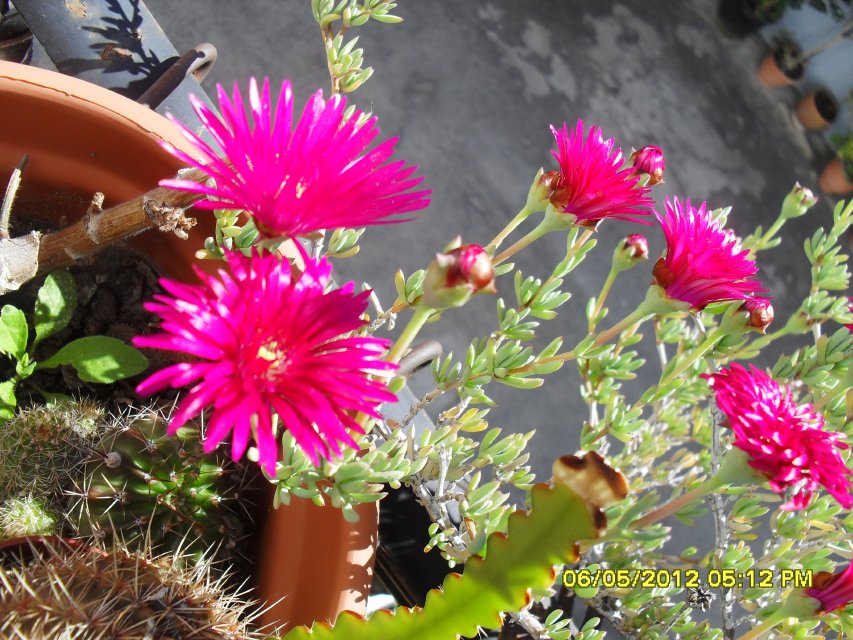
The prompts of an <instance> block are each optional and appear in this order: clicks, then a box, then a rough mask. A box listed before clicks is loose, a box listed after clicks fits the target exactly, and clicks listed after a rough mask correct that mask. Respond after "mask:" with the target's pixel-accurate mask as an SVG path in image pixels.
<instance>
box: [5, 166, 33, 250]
mask: <svg viewBox="0 0 853 640" xmlns="http://www.w3.org/2000/svg"><path fill="white" fill-rule="evenodd" d="M29 161H30V156H29V154H28V153H25V154H24V157H23V158H21V161H20V162H19V163H18V166H17V167H15V168H14V169H13V170H12V176H11V177H10V178H9V184H8V185H6V195H4V196H3V204H2V206H0V239H2V240H8V239H9V218H10V217H11V215H12V204H13V203H14V202H15V196H16V195H17V194H18V188H19V187H20V186H21V176H22V175H23V173H24V169H26V168H27V163H28V162H29Z"/></svg>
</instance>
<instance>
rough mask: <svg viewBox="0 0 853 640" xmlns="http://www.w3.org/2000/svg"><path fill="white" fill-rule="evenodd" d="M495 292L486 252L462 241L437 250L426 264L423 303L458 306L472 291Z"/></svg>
mask: <svg viewBox="0 0 853 640" xmlns="http://www.w3.org/2000/svg"><path fill="white" fill-rule="evenodd" d="M481 291H485V292H487V293H496V292H497V289H496V288H495V270H494V267H493V266H492V258H491V256H490V255H489V254H488V252H487V251H486V250H485V249H484V248H483V247H481V246H479V245H476V244H466V245H462V246H460V247H456V248H455V249H451V250H450V251H447V252H446V253H437V254H436V255H435V260H433V261H432V263H431V264H430V265H429V267H428V268H427V273H426V278H425V280H424V303H425V304H427V305H428V306H430V307H432V308H433V309H447V308H449V307H460V306H462V305H463V304H465V303H466V302H468V299H469V298H470V297H471V296H472V295H473V294H475V293H479V292H481Z"/></svg>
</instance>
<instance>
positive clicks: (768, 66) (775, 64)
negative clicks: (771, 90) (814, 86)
mask: <svg viewBox="0 0 853 640" xmlns="http://www.w3.org/2000/svg"><path fill="white" fill-rule="evenodd" d="M756 75H757V76H758V81H759V82H760V83H761V84H763V85H764V86H765V87H785V86H789V85H792V84H796V83H797V82H798V81H799V79H800V78H802V77H803V67H802V65H800V66H799V67H797V68H795V69H790V70H785V69H783V68H782V67H781V66H780V65H779V55H778V52H777V51H771V52H770V53H768V54H767V55H766V56H764V59H763V60H762V61H761V65H760V66H759V67H758V71H757V73H756Z"/></svg>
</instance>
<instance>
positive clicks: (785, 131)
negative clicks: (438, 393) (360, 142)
mask: <svg viewBox="0 0 853 640" xmlns="http://www.w3.org/2000/svg"><path fill="white" fill-rule="evenodd" d="M147 4H148V6H149V8H150V9H151V11H152V12H153V13H154V15H155V16H156V17H157V19H158V20H159V21H160V24H161V26H162V27H163V29H164V30H165V31H166V32H167V34H168V35H169V36H170V37H171V39H172V41H173V42H174V43H175V45H176V46H177V47H178V49H180V50H185V49H187V48H189V47H191V46H193V45H195V44H197V43H199V42H202V41H210V42H213V43H214V44H215V45H216V46H217V47H218V49H219V60H218V62H217V65H216V67H215V68H214V70H213V72H212V73H211V75H210V76H209V78H208V79H207V80H206V82H205V85H206V87H207V88H208V90H209V91H210V90H212V89H213V86H214V83H216V82H222V83H225V84H227V85H230V84H231V83H233V82H234V81H237V82H239V83H241V85H243V86H245V84H246V82H247V80H248V78H249V77H250V76H252V75H255V76H259V77H262V76H265V75H268V76H270V77H271V78H272V79H273V80H274V81H275V82H278V81H279V80H280V79H281V78H290V79H291V80H292V81H293V83H294V88H295V92H296V94H297V99H298V100H299V101H300V102H302V101H304V100H305V99H306V98H307V97H308V95H309V94H310V93H311V92H313V91H314V90H316V88H318V87H323V88H326V87H327V86H328V84H329V80H328V75H327V71H326V65H325V59H324V55H323V48H322V40H321V38H320V35H319V31H318V27H317V25H316V23H315V22H314V21H313V18H312V16H311V12H310V8H309V7H310V5H309V2H308V0H304V1H297V0H253V1H252V2H243V3H240V5H239V6H238V5H237V4H234V3H222V2H221V1H220V0H195V1H194V2H173V1H171V0H148V2H147ZM396 13H398V14H399V15H401V16H403V17H404V18H405V22H403V23H402V24H398V25H383V24H375V23H372V22H371V23H370V24H369V25H367V27H365V28H363V29H362V31H363V33H362V35H361V40H360V42H359V44H360V45H361V46H363V47H364V49H365V52H366V58H367V61H368V64H370V65H372V66H373V67H374V68H375V69H376V73H375V75H374V77H373V78H372V79H370V80H369V81H368V82H367V84H366V85H365V86H364V87H363V88H362V89H360V90H359V91H358V92H356V94H355V95H354V99H355V101H356V102H357V103H358V104H359V106H361V107H362V108H367V109H372V110H373V111H374V112H375V113H376V114H377V115H378V116H379V117H380V125H381V127H382V130H383V133H384V134H387V135H389V136H390V135H399V136H400V137H401V140H400V144H399V154H400V156H401V157H404V158H406V159H407V160H409V161H410V162H414V163H417V164H419V165H420V166H421V169H422V171H423V173H424V175H426V176H427V179H428V184H429V186H430V187H431V188H432V189H433V205H432V207H431V208H430V209H429V210H427V211H426V212H424V213H423V215H421V216H420V218H419V219H418V220H417V221H416V222H412V223H409V224H405V225H396V226H387V227H381V228H373V229H371V230H370V231H369V232H368V233H367V234H366V238H365V241H364V242H363V245H362V252H361V254H359V255H358V256H357V257H356V258H354V259H352V260H351V261H348V262H347V263H345V264H344V265H342V268H341V271H343V272H345V273H346V275H347V276H348V277H352V278H355V279H358V280H364V281H367V282H369V283H370V284H371V285H372V286H374V287H375V288H376V290H377V291H378V293H379V294H380V297H381V299H382V300H384V301H386V302H390V301H391V300H393V297H394V293H393V292H394V289H393V272H394V270H395V269H397V268H402V269H403V270H404V271H405V272H406V273H410V272H412V271H413V270H415V269H418V268H420V267H422V266H424V265H426V264H427V263H428V262H429V261H430V259H431V257H432V255H433V254H434V253H435V251H437V250H439V249H441V248H442V246H443V245H444V244H445V243H446V242H447V241H449V240H450V239H451V238H453V236H455V235H456V234H461V235H462V237H463V238H464V240H465V241H467V242H478V243H482V244H486V243H487V242H488V241H489V240H490V239H491V238H492V237H493V236H494V234H495V233H496V232H497V231H498V230H499V229H500V228H501V227H502V226H503V225H504V224H505V222H506V221H507V220H509V218H510V217H512V215H513V214H514V213H515V212H516V211H517V210H518V209H519V208H520V206H521V205H522V204H523V200H524V197H525V194H526V191H527V188H528V186H529V184H530V181H531V178H532V177H533V175H534V173H535V171H536V170H537V169H538V168H539V167H540V166H545V167H546V169H548V168H553V162H552V159H551V157H550V154H549V149H550V148H551V144H552V138H551V134H550V133H549V131H548V125H549V124H552V123H554V124H560V123H562V122H564V121H568V122H569V123H574V121H575V120H576V119H577V118H583V119H584V121H585V122H587V123H596V124H598V125H600V126H602V127H603V128H604V131H605V134H606V135H608V136H612V137H615V138H616V142H617V145H620V146H621V147H622V148H623V150H625V151H626V152H630V149H631V147H632V146H634V147H640V146H643V145H646V144H657V145H660V146H661V147H662V148H663V149H664V151H665V153H666V158H667V162H668V170H667V173H666V183H665V184H664V185H661V186H660V187H658V188H656V189H655V195H656V197H657V200H658V202H659V203H662V201H663V198H664V196H666V195H670V194H677V195H680V196H685V197H687V196H689V197H690V198H692V199H693V201H694V202H697V201H702V200H707V201H708V202H709V204H710V205H711V206H713V207H718V206H725V205H732V206H733V207H734V210H733V214H732V216H731V218H730V221H731V225H732V226H733V227H734V228H735V229H736V230H737V231H738V232H739V233H746V232H748V231H749V230H751V229H752V227H753V226H754V225H757V224H762V225H765V227H766V225H767V224H768V223H769V222H770V221H772V220H773V219H774V217H775V215H776V212H777V211H778V206H779V204H780V203H781V200H782V198H783V197H784V195H785V194H786V193H787V192H788V190H789V189H790V188H791V186H792V185H793V184H794V182H795V181H796V180H800V181H801V182H803V183H804V184H806V185H809V186H812V187H815V188H816V185H817V181H816V174H815V171H816V169H819V168H820V166H821V165H822V164H823V162H824V161H826V160H827V159H828V158H829V157H830V156H831V151H830V150H829V149H828V148H826V147H825V145H824V144H823V141H822V140H821V139H819V138H817V137H815V136H814V135H813V134H809V136H807V135H806V134H805V133H804V132H803V131H801V130H799V129H798V128H797V127H796V126H795V125H794V124H793V123H792V120H791V117H790V115H789V114H790V107H791V105H792V104H793V103H794V101H795V98H796V92H795V90H793V89H788V88H786V89H775V90H769V89H766V88H764V87H762V86H760V85H759V84H758V83H757V81H756V80H755V77H754V69H755V68H756V67H757V64H758V62H759V60H760V58H761V56H762V55H763V53H764V50H765V45H764V44H763V42H762V41H760V40H759V39H758V38H757V37H755V38H753V39H747V40H745V41H733V40H730V39H727V38H726V37H725V36H723V35H722V34H721V33H720V31H719V30H718V28H717V26H716V24H715V19H716V15H715V14H716V2H715V1H713V0H687V1H684V2H668V1H667V0H644V1H643V2H640V1H639V0H636V1H632V2H625V1H622V2H616V1H611V0H608V1H600V2H595V3H590V2H580V1H578V0H538V1H537V2H526V3H520V2H514V1H510V0H485V1H482V2H466V3H459V2H449V1H437V0H433V1H432V2H406V1H405V0H404V1H402V2H400V6H399V7H398V8H397V10H396ZM813 146H814V147H816V148H817V149H818V151H817V152H815V151H813V149H812V147H813ZM832 204H833V203H832V201H831V200H830V199H829V198H822V199H821V202H820V203H819V204H818V205H817V206H816V207H815V209H814V210H813V211H812V213H811V215H809V216H807V217H805V218H801V219H798V220H795V221H793V222H792V223H790V229H789V233H788V235H787V236H786V240H785V242H784V243H783V245H782V246H781V247H779V248H778V249H776V250H774V251H770V252H767V253H765V254H762V255H761V259H760V267H761V275H762V279H763V280H764V282H765V283H766V284H767V285H768V287H769V288H770V290H771V292H772V295H773V297H774V303H775V305H776V309H777V318H778V319H779V320H777V322H778V321H784V318H785V317H786V313H789V312H790V311H791V310H792V309H794V308H796V306H797V304H798V301H799V300H800V299H801V298H802V296H803V295H804V294H805V293H806V291H807V287H808V280H807V276H808V268H807V263H806V261H805V258H804V257H803V256H802V240H803V238H804V237H805V236H806V235H807V234H810V233H811V232H812V231H813V229H814V228H815V227H816V226H818V225H822V224H826V223H827V222H828V220H829V216H830V212H831V206H832ZM638 230H640V229H639V228H638V227H637V226H636V225H633V224H630V223H621V222H612V223H608V224H605V225H602V227H601V229H600V231H599V233H598V237H599V241H600V247H599V249H598V250H596V251H594V252H593V253H592V254H591V255H590V256H589V257H588V258H587V260H586V262H585V263H584V264H583V265H582V266H581V268H579V269H577V270H576V271H575V272H574V274H573V275H572V277H571V282H570V284H569V289H570V290H571V291H572V292H573V293H574V297H573V299H572V300H571V301H570V302H569V303H568V304H567V305H566V306H565V307H564V308H563V311H562V312H561V313H560V315H559V317H558V319H556V320H554V321H552V322H551V323H548V324H547V325H546V326H544V327H543V331H542V337H543V340H545V339H548V338H550V337H551V336H554V335H558V334H563V335H565V336H566V337H567V344H574V342H575V341H576V340H577V339H578V338H579V337H580V336H581V334H582V332H583V326H584V321H583V308H584V304H585V301H586V300H587V299H588V297H589V296H592V295H595V294H596V293H597V291H598V289H599V287H600V286H601V283H602V281H603V279H604V276H605V274H606V271H607V269H608V266H609V260H610V254H611V250H612V247H613V246H614V245H615V243H616V242H617V240H618V239H619V238H620V237H623V236H624V235H626V234H627V233H632V232H635V231H638ZM643 231H645V232H646V233H647V234H648V235H649V237H650V240H651V244H652V250H651V254H652V256H653V257H655V256H657V255H659V252H660V250H661V247H662V241H661V234H660V232H659V229H658V228H657V227H656V226H654V227H649V228H648V229H645V230H643ZM555 235H556V234H555ZM563 248H564V242H563V240H562V239H561V238H558V237H553V238H552V237H548V238H546V239H545V240H543V241H541V242H540V243H539V244H537V245H536V247H535V250H534V251H531V252H528V253H526V254H523V255H522V257H521V258H519V260H518V263H519V264H520V265H521V266H522V267H523V268H524V270H525V272H527V273H531V274H537V275H547V273H548V272H549V270H550V268H551V267H552V266H553V265H554V264H555V263H556V262H557V261H558V260H559V259H560V258H561V257H562V253H561V252H562V250H563ZM650 268H651V265H649V267H648V268H646V267H641V268H638V269H635V270H634V271H632V272H630V273H629V274H628V275H626V276H624V278H625V282H624V283H622V284H630V286H624V287H623V286H620V287H619V292H620V295H617V296H613V297H612V298H611V300H610V307H611V318H613V319H616V318H620V317H622V315H624V314H625V313H626V312H627V311H629V310H630V309H632V308H633V306H634V305H635V304H636V303H637V301H638V300H639V299H640V297H641V296H642V292H643V291H644V290H645V285H646V283H647V282H648V279H649V273H650ZM500 288H502V289H506V288H508V287H506V285H505V286H504V287H500ZM508 296H509V297H510V298H511V297H512V293H511V291H509V292H508ZM495 321H496V320H495V312H494V299H493V298H491V297H486V296H483V297H482V299H480V300H477V301H476V303H475V304H472V305H469V307H466V308H465V309H462V310H455V311H452V312H449V313H447V314H446V315H445V319H444V321H442V322H441V323H438V324H437V325H433V326H431V327H429V331H427V334H426V335H427V336H429V337H435V338H436V339H439V340H440V341H441V342H442V343H443V344H444V345H445V348H446V349H452V350H454V351H455V352H457V353H458V352H459V350H460V349H464V347H465V345H467V343H468V341H469V339H470V338H471V337H473V336H476V335H481V334H484V333H488V332H490V331H491V330H492V328H493V327H494V324H495ZM428 378H429V376H428V375H424V374H421V379H420V380H418V381H416V382H415V383H414V385H413V386H414V388H415V390H416V391H420V392H424V391H427V390H429V388H430V384H429V383H430V380H429V379H428ZM578 383H579V379H578V377H577V374H576V372H575V371H574V370H573V368H572V367H565V368H564V370H563V371H561V372H559V373H558V374H557V375H554V376H552V377H551V379H550V382H549V383H548V384H546V385H545V386H544V387H543V388H541V389H538V390H535V391H519V390H516V389H509V388H501V389H497V390H496V392H495V394H494V395H495V397H496V399H497V400H498V403H499V404H500V405H501V406H500V408H499V409H496V410H494V411H493V412H492V415H491V422H492V424H494V425H497V426H503V427H505V428H507V429H514V430H528V429H531V428H535V429H537V431H538V436H537V438H535V439H534V441H533V443H532V447H531V448H532V461H533V464H534V467H535V469H536V471H537V474H538V475H540V476H543V477H547V476H548V475H549V470H550V465H551V462H552V460H553V458H554V456H555V454H558V453H568V452H573V451H574V450H575V448H576V447H577V446H578V438H577V434H578V431H579V429H580V426H581V423H582V420H583V419H584V417H585V415H586V409H585V406H584V405H583V403H582V401H581V399H580V397H579V395H578V393H577V391H576V390H577V386H578ZM437 406H441V405H440V403H437Z"/></svg>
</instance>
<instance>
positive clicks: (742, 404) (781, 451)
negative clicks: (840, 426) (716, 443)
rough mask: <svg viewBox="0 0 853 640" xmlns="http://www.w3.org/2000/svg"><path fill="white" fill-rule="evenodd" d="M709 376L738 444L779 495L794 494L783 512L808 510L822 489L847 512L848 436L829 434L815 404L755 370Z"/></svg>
mask: <svg viewBox="0 0 853 640" xmlns="http://www.w3.org/2000/svg"><path fill="white" fill-rule="evenodd" d="M704 377H705V378H707V379H708V382H709V384H710V385H711V387H712V388H713V389H714V393H715V394H716V399H717V406H718V407H719V408H720V411H722V412H723V413H724V414H725V416H726V417H727V418H728V424H729V426H730V427H731V429H732V431H733V432H734V434H735V441H734V446H735V447H737V448H738V449H740V450H741V451H743V452H745V453H746V454H747V455H748V456H749V457H750V460H749V465H750V466H751V467H752V468H753V469H755V470H756V471H758V472H760V473H761V474H762V475H764V476H765V477H766V478H767V480H768V482H769V483H770V487H771V488H772V489H773V490H774V491H775V492H776V493H778V494H780V495H782V494H783V493H785V491H786V490H788V489H791V490H792V491H793V496H792V497H791V500H790V501H789V502H787V503H786V504H785V505H784V506H783V507H782V508H783V509H786V510H792V509H802V508H804V507H806V506H807V505H808V504H809V502H810V501H811V498H812V495H813V493H814V491H815V489H816V488H817V486H818V485H823V486H824V487H825V488H826V490H827V491H828V492H829V493H830V494H831V495H832V496H833V497H834V498H835V499H836V500H838V502H839V503H840V504H842V505H843V506H844V507H845V508H846V509H849V508H850V507H852V506H853V494H851V488H853V482H851V481H850V480H849V479H848V476H853V471H850V469H849V468H848V467H847V465H846V464H845V463H844V460H843V458H842V457H841V453H840V450H845V449H847V448H848V447H847V445H846V444H844V442H843V441H842V440H843V438H844V435H843V434H841V433H836V432H834V431H824V426H825V425H824V419H823V416H822V415H821V414H819V413H817V412H815V410H814V408H813V407H812V406H811V405H810V404H805V405H798V404H796V402H794V398H793V396H792V395H791V392H790V390H788V389H787V388H781V387H780V386H779V384H778V383H777V382H776V381H774V380H773V379H772V378H771V377H770V376H768V375H767V374H766V373H765V372H764V371H762V370H760V369H757V368H755V367H750V370H749V371H747V369H745V368H744V367H742V366H741V365H739V364H737V363H735V364H732V365H731V366H730V367H729V368H728V369H723V370H721V371H720V372H719V373H715V374H712V375H706V376H704Z"/></svg>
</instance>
